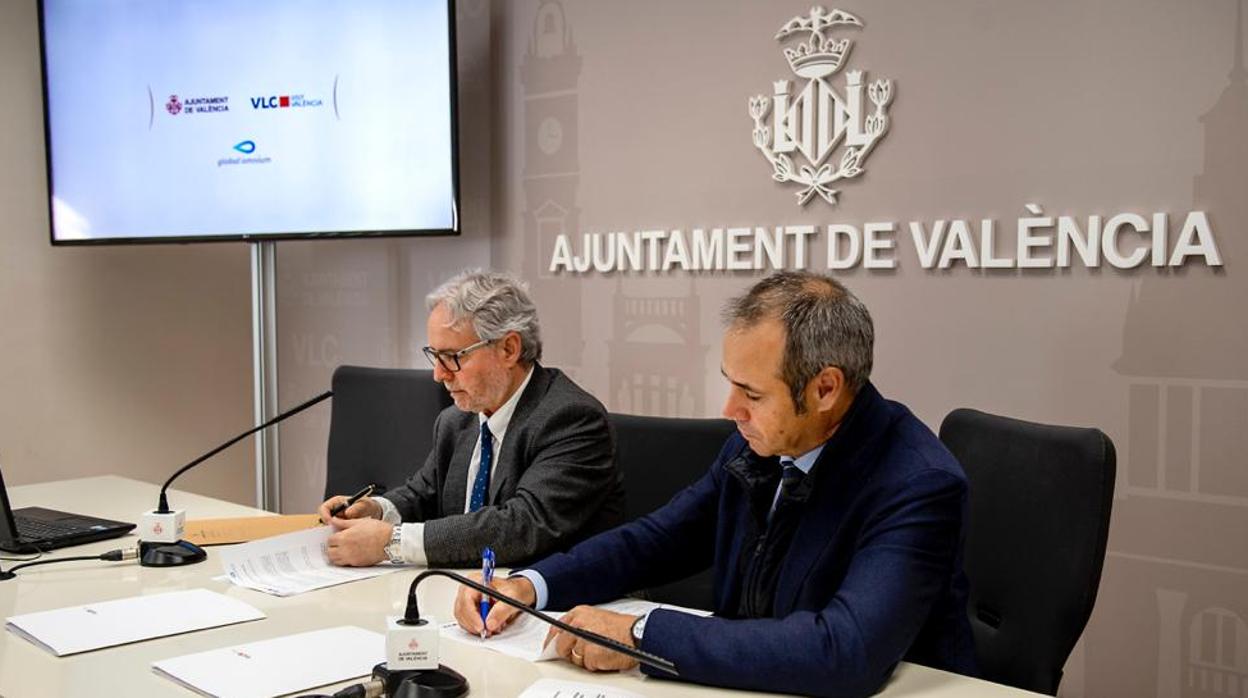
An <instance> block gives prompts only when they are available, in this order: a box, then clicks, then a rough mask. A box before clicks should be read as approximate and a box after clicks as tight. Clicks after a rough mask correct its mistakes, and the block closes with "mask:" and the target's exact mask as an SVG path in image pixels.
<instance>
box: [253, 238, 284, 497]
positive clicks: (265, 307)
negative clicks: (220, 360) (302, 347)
mask: <svg viewBox="0 0 1248 698" xmlns="http://www.w3.org/2000/svg"><path fill="white" fill-rule="evenodd" d="M251 347H252V352H251V354H252V369H253V370H252V375H253V376H254V377H255V387H254V390H255V395H254V400H255V412H256V424H257V425H259V424H263V423H265V422H266V421H268V420H270V419H272V418H273V417H274V416H276V415H277V242H276V241H275V240H261V241H258V242H253V243H251ZM277 446H278V443H277V430H276V429H273V428H269V429H264V430H261V431H259V432H257V433H256V506H257V507H259V508H261V509H265V510H267V511H281V506H282V492H281V473H280V471H279V469H278V448H277Z"/></svg>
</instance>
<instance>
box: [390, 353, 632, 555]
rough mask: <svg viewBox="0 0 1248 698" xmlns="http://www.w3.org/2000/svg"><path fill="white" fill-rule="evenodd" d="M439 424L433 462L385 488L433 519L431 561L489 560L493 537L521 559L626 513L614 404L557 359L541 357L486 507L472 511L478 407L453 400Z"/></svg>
mask: <svg viewBox="0 0 1248 698" xmlns="http://www.w3.org/2000/svg"><path fill="white" fill-rule="evenodd" d="M433 432H434V436H433V442H434V443H433V450H432V451H431V452H430V453H429V457H428V458H426V459H425V464H424V466H423V467H421V469H420V470H419V471H417V472H416V474H414V475H413V476H412V477H410V478H408V480H407V482H406V483H404V484H403V485H401V486H400V487H397V488H395V489H393V490H391V491H389V492H387V493H385V497H386V499H389V500H390V501H391V502H393V503H394V505H395V508H397V509H398V510H399V513H400V514H401V515H402V516H403V520H404V521H423V522H425V527H424V528H425V539H424V545H425V553H426V556H427V557H428V559H429V565H430V566H431V567H472V566H476V565H480V564H481V550H482V548H484V547H485V546H487V545H488V546H490V547H492V548H494V553H495V555H496V556H497V559H498V563H499V564H500V565H514V564H516V563H517V562H522V561H527V560H532V559H534V558H536V557H540V556H542V555H547V554H549V553H552V552H555V551H558V550H565V549H567V548H568V546H570V545H571V544H573V543H575V542H577V541H580V540H582V539H584V538H586V537H587V536H589V535H592V534H594V533H598V532H599V531H603V530H606V529H607V528H610V527H611V526H614V525H616V524H618V523H620V522H621V521H622V520H623V516H624V488H623V485H622V483H621V481H620V477H619V473H618V471H617V470H616V468H615V462H614V456H615V443H614V440H613V437H612V435H611V432H610V429H609V427H608V425H607V413H606V410H605V409H604V408H603V406H602V403H600V402H598V400H596V399H595V398H594V397H593V396H592V395H590V394H589V393H586V392H585V391H584V390H581V388H580V387H578V386H577V385H576V384H575V383H573V382H572V380H571V379H569V378H568V377H567V376H565V375H564V374H563V372H562V371H559V370H558V369H552V368H543V367H542V366H541V365H540V364H539V365H535V366H534V367H533V377H532V378H531V379H530V380H529V384H528V386H526V387H525V389H524V393H523V394H522V395H521V396H520V402H519V403H517V404H516V411H515V413H514V414H513V415H512V417H511V422H510V423H509V424H508V425H507V432H506V434H505V435H504V436H503V442H502V446H501V448H500V449H499V451H498V452H497V453H495V459H494V466H493V468H492V470H491V472H490V491H489V496H488V498H487V501H486V506H485V507H483V508H482V509H481V510H479V511H477V512H474V513H472V514H465V513H464V496H465V492H466V491H467V488H468V462H469V460H470V459H471V458H472V450H473V448H474V446H475V445H476V442H477V439H478V438H479V435H480V421H479V418H478V416H477V414H476V413H473V412H462V411H460V410H459V409H457V408H455V407H448V408H447V409H445V410H443V411H442V413H441V414H439V415H438V418H437V420H436V421H435V422H434V426H433Z"/></svg>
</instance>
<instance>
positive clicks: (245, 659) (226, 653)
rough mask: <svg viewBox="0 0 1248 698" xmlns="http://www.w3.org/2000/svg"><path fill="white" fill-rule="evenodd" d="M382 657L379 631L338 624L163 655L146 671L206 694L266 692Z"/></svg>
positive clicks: (357, 670)
mask: <svg viewBox="0 0 1248 698" xmlns="http://www.w3.org/2000/svg"><path fill="white" fill-rule="evenodd" d="M384 661H386V638H385V637H384V636H383V635H381V633H375V632H373V631H371V630H364V629H363V628H357V627H354V626H351V625H343V626H339V627H337V628H328V629H325V630H313V631H311V632H306V633H299V634H298V635H287V636H285V637H278V638H274V639H272V640H262V641H260V642H251V643H246V644H241V645H235V646H233V647H222V648H221V649H216V650H209V651H207V652H197V653H195V654H188V655H183V656H181V657H174V658H173V659H164V660H161V661H159V662H153V663H152V671H155V672H156V673H157V674H160V675H161V676H164V677H166V678H168V679H172V680H173V681H176V682H177V683H179V684H181V685H182V686H185V687H186V688H189V689H191V690H192V691H196V692H198V693H201V694H203V695H206V696H222V697H224V696H230V698H268V696H280V695H286V694H287V693H294V692H296V691H303V690H305V689H309V688H313V687H315V686H324V685H326V684H332V683H338V682H340V681H346V680H348V679H354V678H357V677H361V676H367V675H369V674H371V673H372V671H373V667H374V666H375V665H377V664H380V663H381V662H384Z"/></svg>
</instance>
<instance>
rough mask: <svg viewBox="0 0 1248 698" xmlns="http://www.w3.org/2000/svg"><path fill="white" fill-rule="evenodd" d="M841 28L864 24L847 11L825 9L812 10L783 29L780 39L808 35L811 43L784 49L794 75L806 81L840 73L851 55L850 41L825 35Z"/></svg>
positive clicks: (814, 8) (779, 35)
mask: <svg viewBox="0 0 1248 698" xmlns="http://www.w3.org/2000/svg"><path fill="white" fill-rule="evenodd" d="M838 24H849V25H853V26H858V27H861V26H862V21H861V20H859V19H858V18H857V17H855V16H853V15H851V14H850V13H848V12H845V11H844V10H832V11H831V12H828V11H827V10H825V9H823V8H822V7H818V6H816V7H812V8H811V9H810V14H809V15H807V16H805V17H794V18H793V19H791V20H789V21H788V22H786V23H785V24H784V26H783V27H780V31H779V32H778V33H777V34H776V38H777V39H783V38H785V37H787V36H790V35H792V34H796V33H798V32H809V33H810V39H809V40H808V41H806V42H804V43H800V44H798V45H797V46H796V47H795V48H786V49H784V57H785V59H787V60H788V61H789V67H790V68H792V69H793V72H794V73H796V74H797V75H799V76H801V77H804V78H821V77H827V76H828V75H832V74H833V73H835V72H836V71H838V70H840V69H841V63H843V62H844V60H845V56H847V55H848V54H849V50H850V48H851V42H850V40H849V39H833V38H830V37H828V36H827V35H826V34H825V33H824V32H825V31H826V30H827V29H829V28H830V27H833V26H836V25H838Z"/></svg>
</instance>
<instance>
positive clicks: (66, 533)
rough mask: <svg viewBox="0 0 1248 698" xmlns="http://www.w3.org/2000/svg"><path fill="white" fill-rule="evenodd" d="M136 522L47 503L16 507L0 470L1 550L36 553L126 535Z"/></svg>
mask: <svg viewBox="0 0 1248 698" xmlns="http://www.w3.org/2000/svg"><path fill="white" fill-rule="evenodd" d="M133 528H134V524H132V523H126V522H124V521H111V520H109V519H99V518H96V517H94V516H82V515H80V514H70V513H68V512H64V511H56V510H55V509H44V508H43V507H23V508H21V509H16V510H15V509H13V508H12V507H11V506H10V505H9V491H8V490H7V489H6V488H5V486H4V473H2V472H0V550H4V551H7V552H11V553H34V552H40V551H45V550H53V549H55V548H64V547H67V546H70V545H80V544H82V543H90V542H92V541H97V540H104V539H105V538H117V537H119V536H124V535H126V534H127V533H129V532H130V531H131V530H132V529H133Z"/></svg>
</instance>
